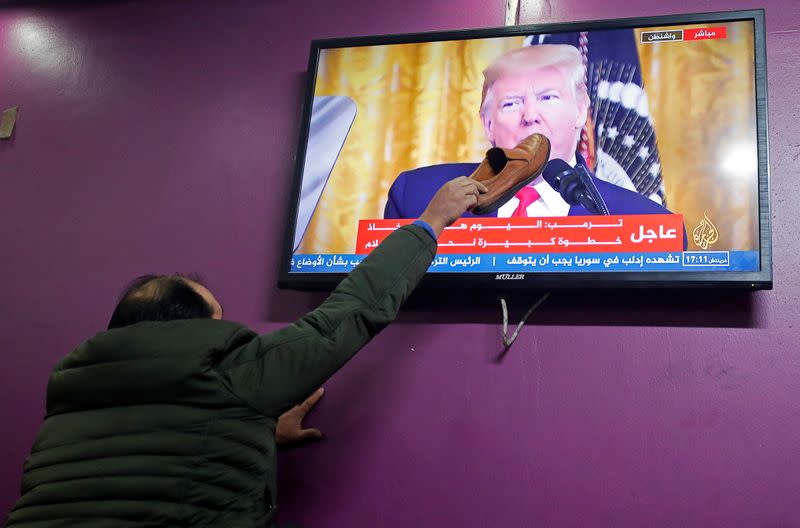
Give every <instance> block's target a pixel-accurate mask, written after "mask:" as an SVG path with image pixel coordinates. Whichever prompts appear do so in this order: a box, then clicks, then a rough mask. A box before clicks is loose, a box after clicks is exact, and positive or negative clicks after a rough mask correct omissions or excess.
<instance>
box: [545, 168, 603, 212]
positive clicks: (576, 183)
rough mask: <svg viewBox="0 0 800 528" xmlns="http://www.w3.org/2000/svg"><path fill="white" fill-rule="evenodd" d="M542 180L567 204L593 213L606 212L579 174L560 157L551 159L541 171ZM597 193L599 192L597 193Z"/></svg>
mask: <svg viewBox="0 0 800 528" xmlns="http://www.w3.org/2000/svg"><path fill="white" fill-rule="evenodd" d="M542 177H543V178H544V181H546V182H547V183H548V184H550V187H552V188H553V189H555V190H556V191H557V192H558V193H559V194H560V195H561V197H562V198H563V199H564V201H565V202H567V203H568V204H569V205H582V206H583V207H584V208H585V209H586V210H587V211H589V212H590V213H592V214H595V215H602V214H608V213H606V212H604V211H602V210H601V208H600V206H599V205H598V203H597V200H595V197H594V196H593V193H592V192H591V190H590V189H589V188H588V187H587V185H586V182H584V181H583V179H581V177H580V174H578V171H576V170H575V169H574V168H572V167H570V166H569V164H568V163H567V162H566V161H564V160H561V159H551V160H550V161H548V162H547V165H546V166H545V168H544V171H543V172H542ZM598 195H599V193H598Z"/></svg>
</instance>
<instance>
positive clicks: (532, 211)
mask: <svg viewBox="0 0 800 528" xmlns="http://www.w3.org/2000/svg"><path fill="white" fill-rule="evenodd" d="M576 163H577V159H576V158H574V157H573V158H572V159H571V160H570V163H569V164H570V166H572V167H574V166H575V164H576ZM528 185H532V186H533V188H534V189H536V191H537V192H538V193H539V199H538V200H536V201H535V202H533V203H532V204H530V205H529V206H528V209H526V211H527V213H528V216H529V217H535V216H567V215H568V214H569V208H570V205H569V204H568V203H567V202H565V201H564V199H563V198H562V197H561V195H560V194H558V192H557V191H556V190H555V189H553V188H552V187H550V184H549V183H547V182H546V181H544V178H543V177H542V176H541V175H539V176H538V177H537V178H536V179H535V180H533V182H531V183H529V184H528ZM517 205H519V199H517V198H516V197H513V198H511V199H510V200H509V201H507V202H506V203H504V204H503V205H502V206H501V207H500V209H498V210H497V217H498V218H509V217H510V216H511V213H513V212H514V211H515V210H516V208H517Z"/></svg>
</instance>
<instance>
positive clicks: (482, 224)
mask: <svg viewBox="0 0 800 528" xmlns="http://www.w3.org/2000/svg"><path fill="white" fill-rule="evenodd" d="M411 222H413V220H383V219H381V220H359V222H358V237H357V240H356V250H355V253H356V254H357V255H365V254H367V253H370V252H371V251H372V250H373V249H374V248H375V247H377V246H378V244H380V243H381V242H382V241H383V239H384V238H386V237H387V236H389V235H390V234H391V233H392V231H394V230H395V229H397V228H398V227H400V226H404V225H406V224H410V223H411ZM667 251H683V216H682V215H626V216H564V217H556V218H549V217H548V218H462V219H459V220H456V222H455V223H454V224H453V225H452V226H450V227H447V228H445V230H444V233H442V236H440V237H439V250H438V252H439V253H478V254H483V253H632V252H637V253H638V252H667Z"/></svg>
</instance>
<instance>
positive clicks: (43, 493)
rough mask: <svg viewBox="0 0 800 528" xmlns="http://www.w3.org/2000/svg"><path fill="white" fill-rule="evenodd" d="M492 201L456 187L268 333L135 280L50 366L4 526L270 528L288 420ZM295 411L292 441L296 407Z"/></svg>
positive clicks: (189, 286)
mask: <svg viewBox="0 0 800 528" xmlns="http://www.w3.org/2000/svg"><path fill="white" fill-rule="evenodd" d="M485 192H487V189H486V188H485V187H484V186H483V185H482V184H480V183H478V182H475V181H473V180H470V179H468V178H463V177H462V178H457V179H455V180H452V181H451V182H449V183H448V184H446V185H445V186H444V187H443V188H442V189H441V190H440V191H439V192H438V193H437V194H436V195H435V196H434V197H433V198H432V199H431V202H430V204H429V205H428V208H427V209H426V210H425V212H424V213H423V215H422V216H420V218H419V219H418V220H417V221H416V222H414V224H411V225H408V226H405V227H402V228H400V229H398V230H397V231H395V232H394V233H392V234H391V235H390V236H389V237H388V238H386V240H385V241H384V242H383V243H382V244H381V245H380V246H379V247H378V248H376V249H375V250H374V251H373V252H372V253H371V254H370V255H369V256H368V257H367V258H366V259H364V261H363V262H362V263H361V264H360V265H359V266H358V267H357V268H356V269H355V270H353V271H352V272H351V273H350V274H349V275H348V276H347V278H345V279H344V280H343V281H342V282H341V284H339V286H338V287H337V288H336V290H334V291H333V293H332V294H331V295H330V297H328V299H327V300H326V301H325V302H324V303H323V304H322V305H321V306H320V307H319V308H317V309H316V310H314V311H313V312H311V313H309V314H307V315H305V316H304V317H302V318H301V319H300V320H298V321H297V322H295V323H294V324H292V325H290V326H288V327H286V328H284V329H282V330H279V331H277V332H274V333H271V334H265V335H257V334H256V333H254V332H253V331H252V330H249V329H248V328H245V327H243V326H242V325H239V324H236V323H232V322H229V321H224V320H222V308H221V306H220V305H219V303H218V302H217V301H216V299H215V298H214V296H213V295H212V294H211V292H210V291H208V290H207V289H206V288H205V287H203V286H202V285H200V284H198V283H197V282H194V281H190V280H188V279H185V278H182V277H174V276H173V277H155V278H151V279H149V280H145V281H140V282H139V283H137V284H135V285H134V287H132V288H130V289H129V290H128V291H127V292H126V294H125V295H124V296H123V298H122V299H121V301H120V303H119V305H118V306H117V308H116V310H115V311H114V314H113V315H112V318H111V323H110V324H109V330H108V331H106V332H103V333H100V334H98V335H96V336H95V337H94V338H92V339H89V340H88V341H86V342H84V343H83V344H81V345H80V346H79V347H78V348H77V349H76V350H75V351H73V352H72V353H71V354H69V355H68V356H66V357H65V358H64V359H63V360H62V361H61V362H59V364H58V365H57V366H56V367H55V369H54V370H53V373H52V375H51V377H50V380H49V382H48V386H47V414H46V416H45V420H44V424H43V426H42V428H41V430H40V432H39V434H38V436H37V438H36V441H35V443H34V445H33V448H32V450H31V454H30V456H29V457H28V459H27V460H26V462H25V468H24V474H23V477H22V490H21V493H22V496H21V497H20V499H19V501H18V502H17V503H16V505H15V506H14V508H13V509H12V511H11V513H10V515H9V518H8V526H10V527H30V528H33V527H37V528H38V527H51V526H81V527H84V528H93V527H99V526H103V527H107V526H120V527H123V526H124V527H133V526H137V527H139V526H224V527H240V526H241V527H255V526H258V527H260V528H261V527H264V526H268V525H270V523H271V522H272V519H273V517H274V513H275V502H274V499H275V487H276V484H275V447H276V440H275V435H276V422H277V421H278V417H279V416H281V415H282V413H285V412H286V411H287V410H289V409H291V408H293V407H294V406H295V405H297V404H298V403H300V402H303V400H304V399H305V398H307V397H309V395H312V393H314V391H315V389H318V387H320V386H321V385H322V383H323V382H324V381H325V380H327V379H328V378H329V377H330V376H331V375H333V374H334V373H335V372H336V371H337V370H338V369H339V368H341V367H342V366H343V365H344V364H345V363H346V362H347V361H348V360H349V359H350V358H352V357H353V355H355V353H356V352H358V351H359V350H360V349H361V348H362V347H363V346H364V345H365V344H367V343H368V342H369V340H370V339H372V337H373V336H375V335H376V334H377V333H378V332H379V331H380V330H381V329H383V328H384V327H385V326H386V325H387V324H389V323H390V322H391V321H393V320H394V318H395V317H396V315H397V311H398V310H399V308H400V306H401V304H402V303H403V301H404V300H405V299H406V298H407V297H408V295H409V294H410V293H411V292H412V290H413V289H414V288H415V287H416V285H417V284H418V282H419V281H420V279H421V278H422V277H423V275H424V274H425V271H426V270H427V269H428V267H429V266H430V264H431V262H432V260H433V258H434V255H435V253H436V238H437V237H438V236H439V235H440V234H441V232H442V230H443V229H444V228H445V227H446V226H448V225H450V224H451V223H452V222H453V221H455V220H456V219H457V218H459V217H460V216H461V215H462V214H463V213H464V212H465V211H466V210H468V209H469V208H471V207H472V206H474V205H475V203H476V202H477V196H478V195H479V194H481V193H485ZM318 397H319V393H317V394H316V395H312V400H311V402H313V401H314V400H313V398H318ZM311 402H308V401H307V402H306V404H305V405H306V407H308V406H309V405H311V404H312V403H311ZM300 412H301V414H300V417H302V413H303V412H304V409H302V408H301V411H300ZM286 417H288V419H285V421H286V422H289V423H290V424H291V423H292V421H294V426H295V427H294V429H295V433H297V432H298V431H299V430H300V427H299V419H298V414H297V412H294V411H293V412H290V413H289V414H288V415H286V416H285V417H284V418H286ZM290 429H291V425H290ZM295 433H290V435H291V434H295ZM312 433H313V432H312Z"/></svg>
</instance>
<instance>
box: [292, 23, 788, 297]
mask: <svg viewBox="0 0 800 528" xmlns="http://www.w3.org/2000/svg"><path fill="white" fill-rule="evenodd" d="M764 40H765V33H764V17H763V11H761V10H756V11H738V12H726V13H710V14H687V15H674V16H663V17H652V18H638V19H624V20H613V21H596V22H580V23H574V24H557V25H539V26H515V27H508V28H496V29H481V30H465V31H457V32H443V33H424V34H409V35H388V36H375V37H358V38H349V39H335V40H318V41H314V42H313V43H312V46H311V55H310V60H309V72H308V89H307V94H306V100H305V107H304V110H303V120H302V123H301V134H300V136H301V137H300V143H299V148H298V153H297V158H296V174H295V180H294V186H293V193H292V197H291V199H292V202H291V206H290V210H289V218H288V229H287V234H286V242H285V249H284V254H283V261H282V263H281V273H280V280H279V285H281V286H285V287H296V288H316V287H330V286H333V285H335V284H336V283H337V282H338V281H339V280H341V278H342V277H343V276H344V274H346V273H347V272H349V271H350V270H352V269H353V268H354V267H355V266H357V265H358V263H359V262H360V261H361V260H362V259H364V258H365V257H366V256H367V255H368V254H369V253H370V251H372V249H373V248H374V247H376V246H377V245H378V244H380V242H381V241H382V240H383V239H384V238H385V237H387V236H388V235H389V234H390V233H391V232H392V231H393V230H395V229H397V228H398V227H400V226H402V225H405V224H407V223H410V222H412V221H414V219H416V218H417V217H419V216H420V215H421V214H422V212H423V211H424V210H425V207H426V205H427V203H428V201H429V200H430V199H431V197H432V196H433V195H434V194H435V192H436V191H437V190H438V189H439V188H440V187H441V186H442V185H443V184H444V183H445V182H447V181H448V180H450V179H452V178H455V177H458V176H470V175H471V174H473V173H474V172H475V171H476V169H477V168H478V166H479V164H480V163H481V162H482V161H483V160H484V159H486V158H487V155H491V152H497V151H498V150H499V149H504V150H503V152H508V149H514V148H515V147H517V146H518V145H520V144H521V143H523V142H524V141H525V140H526V138H528V137H530V136H531V135H532V134H536V133H538V134H541V135H544V136H545V137H547V138H548V140H549V145H550V151H549V160H550V162H549V163H548V165H547V167H554V166H555V165H554V164H555V163H560V164H561V165H560V166H562V167H566V168H567V172H571V173H572V174H575V175H577V177H576V178H575V181H576V182H578V183H577V185H579V186H580V188H581V189H582V190H583V193H582V194H581V196H584V197H585V196H589V198H590V200H589V203H586V201H585V200H583V201H581V200H578V199H577V198H576V194H575V193H572V194H570V193H569V192H567V191H566V190H565V189H564V188H562V187H564V186H563V185H562V186H559V184H558V182H555V183H554V181H553V180H552V178H547V177H546V174H547V170H546V169H545V171H544V173H543V174H540V175H538V176H537V177H536V178H535V179H533V180H532V181H530V182H529V183H527V184H526V185H525V186H524V187H522V188H521V189H520V190H519V192H518V193H516V194H513V195H509V196H507V197H506V200H505V201H504V202H503V203H501V204H498V205H499V208H497V209H496V210H492V211H490V212H488V213H486V214H482V215H478V214H475V213H474V211H473V212H468V213H466V214H465V215H464V217H463V218H461V219H459V220H458V221H456V222H455V223H454V224H453V225H452V226H450V227H449V228H447V229H445V231H444V233H443V234H442V236H441V237H440V238H439V248H438V253H437V257H436V259H435V260H434V262H433V264H432V265H431V267H430V269H429V272H428V273H427V275H426V277H425V280H424V281H423V285H426V284H427V285H432V286H445V287H448V286H449V287H465V286H479V287H480V286H489V287H492V286H496V287H500V286H502V284H503V283H504V282H505V281H514V287H530V288H544V287H546V288H559V287H576V286H600V287H625V286H636V287H642V286H654V287H656V286H661V287H663V286H681V287H709V286H731V287H740V288H742V287H743V288H750V289H761V288H771V285H772V270H771V267H772V262H771V235H770V215H769V177H768V160H767V131H766V112H767V110H766V82H765V69H766V65H765V50H764ZM490 149H492V150H490ZM564 164H566V165H564ZM498 170H499V169H498ZM523 191H524V192H523Z"/></svg>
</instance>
